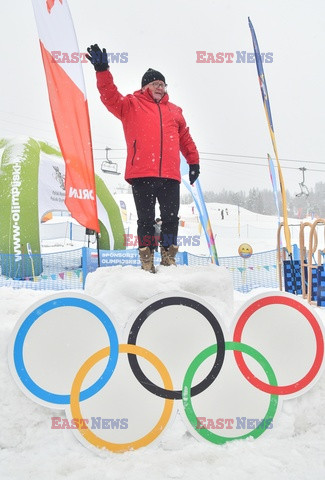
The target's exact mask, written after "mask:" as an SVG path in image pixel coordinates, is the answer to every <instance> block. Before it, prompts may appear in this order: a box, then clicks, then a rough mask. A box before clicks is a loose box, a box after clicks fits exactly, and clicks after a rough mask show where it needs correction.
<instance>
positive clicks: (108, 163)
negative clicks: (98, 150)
mask: <svg viewBox="0 0 325 480" xmlns="http://www.w3.org/2000/svg"><path fill="white" fill-rule="evenodd" d="M109 150H110V148H109V147H106V148H105V151H106V159H105V160H104V161H103V162H102V165H101V169H102V172H104V173H109V174H110V175H121V173H120V172H119V171H118V165H117V163H114V162H112V160H110V159H109V157H108V151H109Z"/></svg>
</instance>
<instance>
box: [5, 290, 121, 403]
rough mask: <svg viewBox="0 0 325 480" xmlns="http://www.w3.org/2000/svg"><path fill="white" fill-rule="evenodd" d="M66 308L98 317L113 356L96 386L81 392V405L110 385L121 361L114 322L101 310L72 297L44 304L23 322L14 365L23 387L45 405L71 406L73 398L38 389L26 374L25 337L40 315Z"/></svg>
mask: <svg viewBox="0 0 325 480" xmlns="http://www.w3.org/2000/svg"><path fill="white" fill-rule="evenodd" d="M65 306H69V307H79V308H84V309H85V310H88V311H89V312H90V313H92V314H93V315H95V316H96V317H97V318H98V319H99V320H100V322H101V323H102V324H103V326H104V328H105V330H106V332H107V334H108V338H109V341H110V352H111V354H110V356H109V359H108V362H107V366H106V368H105V370H104V372H103V374H102V375H101V376H100V378H99V379H98V380H97V381H96V382H95V383H94V384H93V385H91V386H90V387H88V388H87V389H85V390H83V391H82V392H80V401H82V400H86V399H87V398H89V397H91V396H92V395H95V394H96V393H97V392H99V390H100V389H101V388H103V387H104V385H105V384H106V383H107V382H108V380H109V379H110V378H111V376H112V374H113V372H114V370H115V367H116V364H117V358H118V349H119V344H118V338H117V333H116V330H115V327H114V325H113V323H112V321H111V320H110V318H109V317H108V316H107V315H106V313H105V312H103V310H101V309H100V308H99V307H97V306H96V305H94V304H93V303H91V302H88V301H87V300H83V299H80V298H72V297H64V298H56V299H55V300H50V301H48V302H46V303H44V304H43V305H42V306H41V307H39V308H37V309H36V310H34V311H33V312H31V313H30V314H29V315H28V317H27V318H26V319H25V320H24V322H23V323H22V325H21V326H20V328H19V330H18V333H17V336H16V340H15V344H14V362H15V367H16V371H17V374H18V376H19V378H20V380H21V381H22V383H23V384H24V386H25V387H26V388H27V389H28V390H29V391H30V392H31V393H32V394H33V395H35V397H38V398H40V399H42V400H45V401H46V402H50V403H55V404H60V405H63V404H64V405H68V404H69V403H70V395H61V394H56V393H51V392H48V391H47V390H44V389H43V388H41V387H39V386H38V385H36V383H35V382H34V381H33V380H32V379H31V377H30V376H29V374H28V373H27V370H26V367H25V363H24V358H23V347H24V341H25V339H26V335H27V333H28V331H29V329H30V328H31V326H32V325H33V324H34V323H35V321H36V320H38V319H39V317H40V316H41V315H43V314H44V313H46V312H48V311H50V310H53V309H54V308H59V307H65Z"/></svg>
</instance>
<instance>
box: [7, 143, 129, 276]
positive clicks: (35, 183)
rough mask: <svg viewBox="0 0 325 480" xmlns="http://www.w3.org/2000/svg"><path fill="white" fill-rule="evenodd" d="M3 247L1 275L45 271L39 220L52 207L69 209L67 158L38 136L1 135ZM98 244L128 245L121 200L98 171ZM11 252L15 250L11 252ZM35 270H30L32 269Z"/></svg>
mask: <svg viewBox="0 0 325 480" xmlns="http://www.w3.org/2000/svg"><path fill="white" fill-rule="evenodd" d="M0 161H1V170H0V252H1V269H2V274H3V275H7V276H10V277H12V278H19V277H21V272H22V271H24V272H25V276H27V275H26V271H27V272H28V270H30V268H31V267H30V265H31V262H30V260H29V259H28V258H27V257H28V253H29V254H30V255H31V254H32V255H33V260H34V262H33V263H34V265H33V269H34V272H33V275H40V274H41V272H42V261H41V256H40V253H41V251H40V222H41V218H42V216H43V215H44V214H46V213H47V212H50V211H56V210H60V211H68V210H67V208H66V205H65V202H64V199H65V187H64V178H65V163H64V160H63V158H62V155H61V152H60V151H59V149H58V148H56V147H53V146H51V145H50V144H48V143H46V142H42V141H38V140H35V139H33V138H18V139H17V138H16V139H10V140H8V139H0ZM96 191H97V207H98V219H99V224H100V240H99V247H100V248H101V249H105V250H106V249H107V250H109V249H111V250H121V249H124V248H125V246H124V245H123V244H124V237H123V234H124V228H123V223H122V219H121V214H120V210H119V207H118V205H117V203H116V202H115V200H114V198H113V197H112V195H111V194H110V192H109V190H108V189H107V187H106V185H105V183H104V182H103V180H102V179H101V178H100V177H99V176H98V175H96ZM8 254H11V255H8ZM30 275H31V273H30Z"/></svg>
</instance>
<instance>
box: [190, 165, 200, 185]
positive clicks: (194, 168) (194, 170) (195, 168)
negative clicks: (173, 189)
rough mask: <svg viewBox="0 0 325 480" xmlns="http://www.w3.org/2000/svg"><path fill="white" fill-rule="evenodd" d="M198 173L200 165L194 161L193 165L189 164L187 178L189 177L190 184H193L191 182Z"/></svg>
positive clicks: (195, 178)
mask: <svg viewBox="0 0 325 480" xmlns="http://www.w3.org/2000/svg"><path fill="white" fill-rule="evenodd" d="M199 175H200V165H199V164H198V163H194V164H193V165H190V171H189V179H190V184H191V185H193V183H194V182H195V180H197V178H198V176H199Z"/></svg>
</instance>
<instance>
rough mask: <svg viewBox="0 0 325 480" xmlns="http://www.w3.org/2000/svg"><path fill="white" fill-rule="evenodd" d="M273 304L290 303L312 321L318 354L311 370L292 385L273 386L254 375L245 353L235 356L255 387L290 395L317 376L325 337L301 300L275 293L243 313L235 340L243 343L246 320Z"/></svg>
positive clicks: (236, 352) (289, 304) (237, 352)
mask: <svg viewBox="0 0 325 480" xmlns="http://www.w3.org/2000/svg"><path fill="white" fill-rule="evenodd" d="M271 304H282V305H288V306H289V307H292V308H295V309H296V310H298V311H299V312H300V313H302V314H303V315H304V316H305V317H306V319H307V320H308V322H309V323H310V326H311V327H312V329H313V332H314V334H315V338H316V354H315V359H314V362H313V364H312V366H311V368H310V370H309V371H308V372H307V374H306V375H305V376H304V377H303V378H302V379H301V380H298V381H297V382H295V383H292V384H291V385H278V386H272V385H269V384H267V383H265V382H263V381H262V380H259V379H258V378H257V377H255V375H253V373H252V372H251V371H250V370H249V368H248V367H247V365H246V363H245V361H244V358H243V354H242V353H241V352H239V351H234V356H235V359H236V362H237V365H238V368H239V369H240V371H241V373H242V374H243V375H244V377H245V378H246V379H247V380H248V381H249V382H250V383H251V384H252V385H254V387H256V388H258V389H260V390H262V391H263V392H266V393H273V394H276V395H289V394H292V393H296V392H299V390H302V389H303V388H305V387H306V386H307V385H309V383H311V382H312V381H313V379H314V378H315V377H316V375H317V373H318V372H319V369H320V367H321V365H322V362H323V356H324V339H323V334H322V331H321V328H320V326H319V324H318V322H317V319H316V318H315V317H314V315H313V314H312V313H311V312H310V311H309V310H308V309H307V308H306V307H305V306H304V305H302V304H301V303H300V302H297V301H296V300H294V299H291V298H287V297H282V296H277V295H275V296H271V297H266V298H262V299H260V300H257V301H256V302H254V303H252V304H251V305H250V306H249V307H248V308H247V309H246V310H245V311H244V312H243V313H242V314H241V316H240V317H239V319H238V321H237V324H236V327H235V331H234V336H233V341H234V342H240V343H241V342H242V341H241V338H242V333H243V330H244V327H245V325H246V322H247V320H248V319H249V318H250V316H251V315H252V314H253V313H255V312H256V311H257V310H259V309H260V308H262V307H265V306H267V305H271Z"/></svg>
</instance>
